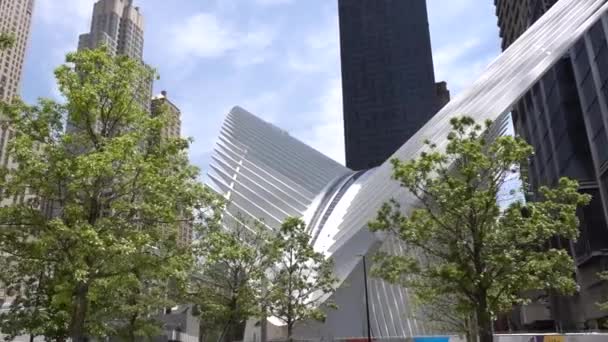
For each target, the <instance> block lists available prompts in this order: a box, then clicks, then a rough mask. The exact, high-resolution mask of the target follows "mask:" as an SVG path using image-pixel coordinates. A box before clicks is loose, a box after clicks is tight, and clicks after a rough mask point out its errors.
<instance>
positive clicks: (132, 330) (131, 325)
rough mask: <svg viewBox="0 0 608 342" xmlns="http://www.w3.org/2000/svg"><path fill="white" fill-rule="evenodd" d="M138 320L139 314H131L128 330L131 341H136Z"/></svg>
mask: <svg viewBox="0 0 608 342" xmlns="http://www.w3.org/2000/svg"><path fill="white" fill-rule="evenodd" d="M136 322H137V315H133V316H131V318H130V320H129V331H128V332H127V333H128V334H129V341H130V342H135V323H136Z"/></svg>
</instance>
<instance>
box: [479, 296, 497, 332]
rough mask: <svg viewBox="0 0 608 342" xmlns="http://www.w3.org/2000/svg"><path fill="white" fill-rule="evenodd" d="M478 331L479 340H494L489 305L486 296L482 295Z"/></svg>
mask: <svg viewBox="0 0 608 342" xmlns="http://www.w3.org/2000/svg"><path fill="white" fill-rule="evenodd" d="M476 311H477V312H476V313H477V331H478V334H479V342H492V341H493V340H494V337H493V336H492V317H491V316H490V314H489V313H488V305H487V301H486V297H485V296H482V298H480V299H479V301H478V305H477V310H476Z"/></svg>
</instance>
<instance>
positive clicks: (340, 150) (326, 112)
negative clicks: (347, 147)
mask: <svg viewBox="0 0 608 342" xmlns="http://www.w3.org/2000/svg"><path fill="white" fill-rule="evenodd" d="M317 106H318V108H319V110H318V112H314V113H311V115H313V116H314V117H315V118H316V122H315V124H314V125H313V126H312V127H310V128H309V129H306V130H303V131H301V132H296V135H298V136H302V138H303V140H304V141H305V142H306V143H308V144H310V146H312V147H314V148H315V149H317V150H319V151H321V152H322V153H323V154H325V155H326V156H328V157H330V158H332V159H333V160H335V161H337V162H339V163H341V164H344V125H343V121H342V81H341V79H340V78H339V77H335V78H332V79H330V80H329V81H328V83H327V85H326V86H325V89H324V92H323V94H322V95H321V97H320V98H319V99H318V101H317Z"/></svg>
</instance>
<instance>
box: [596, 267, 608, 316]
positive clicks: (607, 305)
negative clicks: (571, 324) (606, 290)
mask: <svg viewBox="0 0 608 342" xmlns="http://www.w3.org/2000/svg"><path fill="white" fill-rule="evenodd" d="M598 276H599V278H600V279H601V280H603V281H608V272H600V273H599V274H598ZM597 305H598V306H599V308H600V310H602V311H608V302H603V303H598V304H597Z"/></svg>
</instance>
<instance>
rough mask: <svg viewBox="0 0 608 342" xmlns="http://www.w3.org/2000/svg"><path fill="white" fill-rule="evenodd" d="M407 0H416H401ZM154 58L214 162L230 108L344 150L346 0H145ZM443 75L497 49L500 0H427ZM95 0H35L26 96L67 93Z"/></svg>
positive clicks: (470, 67) (464, 73)
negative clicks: (63, 68) (66, 61)
mask: <svg viewBox="0 0 608 342" xmlns="http://www.w3.org/2000/svg"><path fill="white" fill-rule="evenodd" d="M401 1H407V0H401ZM135 2H136V4H137V5H138V6H140V7H141V10H142V11H143V13H144V16H145V25H146V29H145V51H144V59H145V61H146V62H147V63H148V64H150V65H152V66H154V67H155V68H157V69H158V71H159V73H160V75H161V79H160V80H159V81H157V82H156V84H155V92H160V90H161V89H165V90H167V91H168V93H169V97H170V98H171V99H172V101H173V102H175V103H176V104H177V105H178V106H179V107H180V108H181V110H182V121H183V123H182V125H183V126H182V134H183V135H185V136H191V137H193V138H194V139H195V143H194V145H193V146H192V149H191V153H190V154H191V159H192V161H193V162H194V163H195V164H197V165H199V166H200V167H202V168H203V169H206V168H207V163H208V161H209V155H210V153H211V150H212V148H213V144H214V143H215V140H216V136H217V134H218V132H219V129H220V126H221V124H222V121H223V119H224V116H225V114H226V113H227V112H228V111H229V110H230V108H231V107H232V106H235V105H240V106H242V107H244V108H245V109H247V110H249V111H251V112H253V113H255V114H257V115H259V116H261V117H262V118H264V119H266V120H268V121H270V122H273V123H274V124H276V125H278V126H280V127H282V128H284V129H286V130H287V131H289V132H290V133H291V134H292V135H294V136H295V137H297V138H299V139H301V140H302V141H304V142H306V143H308V144H310V145H311V146H313V147H315V148H316V149H318V150H320V151H321V152H323V153H325V154H327V155H328V156H330V157H332V158H334V159H335V160H337V161H339V162H341V163H343V162H344V151H343V144H344V143H343V129H342V97H341V96H342V95H341V88H340V86H341V81H340V60H339V59H340V57H339V36H338V17H337V0H172V1H167V0H135ZM427 2H428V10H429V21H430V25H431V39H432V45H433V52H434V62H435V74H436V79H437V80H446V81H447V82H448V86H449V88H450V90H451V91H452V95H454V94H457V93H458V91H460V90H462V88H463V87H465V86H466V85H467V84H468V83H469V82H470V81H472V80H473V79H474V78H475V76H476V75H478V74H479V73H480V72H481V71H482V70H483V68H484V67H485V66H486V65H487V64H488V63H489V62H490V61H492V60H493V59H494V58H495V57H496V56H497V55H498V53H499V39H498V30H497V27H496V17H495V12H494V5H493V4H494V1H493V0H428V1H427ZM93 3H94V0H37V3H36V6H37V7H36V10H35V14H34V21H33V27H32V40H31V42H30V46H29V51H28V56H27V62H26V66H25V75H24V80H23V82H22V91H23V96H24V98H25V99H26V100H27V101H30V102H31V101H34V100H35V99H36V98H37V97H41V96H42V97H55V98H59V94H58V91H57V88H56V86H55V82H54V79H53V74H52V72H53V69H54V68H55V67H56V66H58V65H59V64H61V63H62V62H63V58H64V55H65V53H67V52H69V51H73V50H75V49H76V46H77V43H78V34H79V33H83V32H87V31H88V30H89V25H90V16H91V12H92V8H93Z"/></svg>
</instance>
